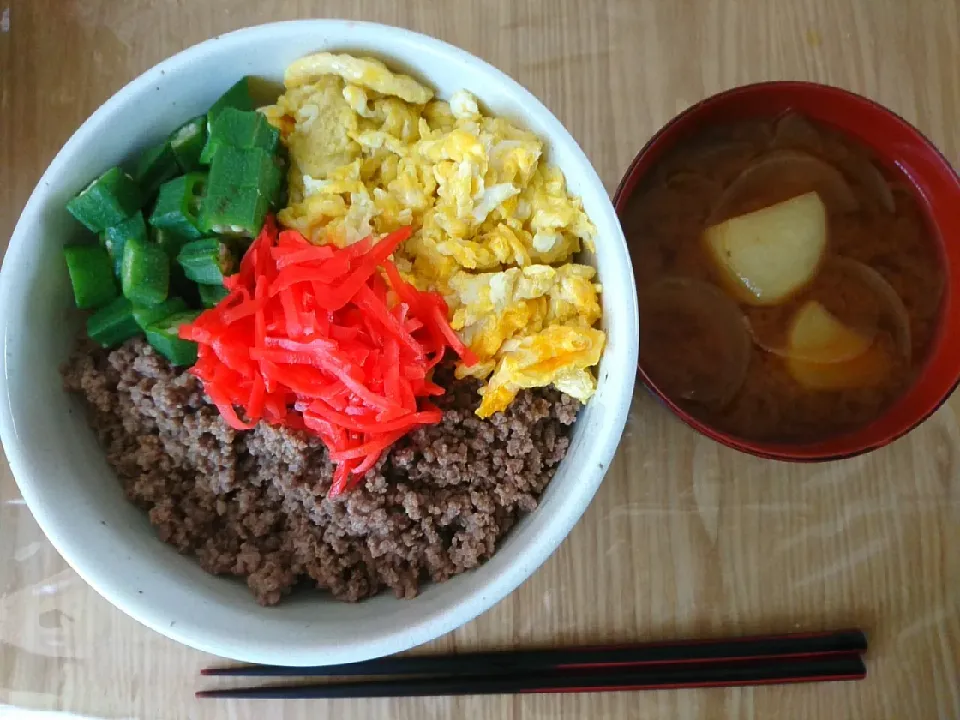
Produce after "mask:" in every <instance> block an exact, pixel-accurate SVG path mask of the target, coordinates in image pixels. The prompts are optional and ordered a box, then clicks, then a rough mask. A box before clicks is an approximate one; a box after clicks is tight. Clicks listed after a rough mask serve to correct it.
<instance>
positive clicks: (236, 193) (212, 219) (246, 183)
mask: <svg viewBox="0 0 960 720" xmlns="http://www.w3.org/2000/svg"><path fill="white" fill-rule="evenodd" d="M282 179H283V178H282V173H281V172H280V171H279V168H278V166H277V164H276V161H275V159H274V156H273V155H272V154H270V153H268V152H266V151H265V150H262V149H260V148H250V149H247V150H241V149H238V148H233V147H224V148H221V149H220V150H219V151H218V152H217V154H216V156H215V157H214V159H213V165H212V166H211V168H210V176H209V182H208V183H207V193H206V196H205V197H204V200H203V204H202V206H201V210H200V228H201V230H203V231H204V232H209V233H217V234H220V235H241V236H245V237H256V236H257V235H258V234H259V232H260V228H261V226H262V225H263V219H264V217H265V216H266V214H267V210H268V209H269V207H270V203H271V200H274V199H275V198H277V196H278V194H279V189H280V186H281V185H282V184H283V183H282Z"/></svg>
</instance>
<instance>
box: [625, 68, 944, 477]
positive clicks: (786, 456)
mask: <svg viewBox="0 0 960 720" xmlns="http://www.w3.org/2000/svg"><path fill="white" fill-rule="evenodd" d="M777 90H785V91H791V90H792V91H812V92H817V93H822V94H823V95H824V96H825V97H830V96H832V97H834V98H842V99H845V100H850V101H853V102H855V103H857V104H859V105H860V106H861V107H862V108H865V109H866V110H867V111H869V112H870V113H873V114H878V115H885V116H887V118H888V119H890V120H892V121H894V122H895V123H897V124H899V125H900V126H901V127H902V128H903V129H904V130H906V131H907V132H909V133H911V134H913V135H914V136H915V137H916V138H917V139H918V140H919V142H920V144H921V145H922V146H923V147H924V149H925V150H926V151H927V152H928V153H930V154H931V155H932V156H933V157H935V158H936V160H937V161H938V165H939V166H940V167H941V168H943V169H946V170H948V171H949V174H950V175H951V176H952V180H953V183H954V184H955V185H956V186H957V188H958V189H960V172H958V171H957V169H956V168H954V167H953V165H952V164H951V163H950V161H949V160H947V158H946V156H945V155H944V154H943V153H942V152H941V150H940V149H939V148H938V147H937V146H936V145H935V144H934V143H933V141H931V140H930V138H928V137H927V136H926V135H925V134H924V133H923V132H921V131H920V130H919V129H918V128H917V127H916V126H915V125H913V124H912V123H910V122H909V121H908V120H906V119H905V118H903V117H902V116H901V115H899V114H898V113H896V112H895V111H893V110H891V109H890V108H888V107H886V106H884V105H882V104H880V103H879V102H877V101H875V100H872V99H870V98H868V97H865V96H864V95H861V94H859V93H856V92H853V91H851V90H847V89H846V88H842V87H838V86H836V85H829V84H826V83H819V82H813V81H808V80H764V81H760V82H755V83H747V84H744V85H737V86H734V87H731V88H727V89H725V90H722V91H720V92H717V93H714V94H712V95H708V96H706V97H704V98H702V99H701V100H698V101H697V102H696V103H694V104H692V105H691V106H689V107H688V108H686V109H685V110H683V111H682V112H680V113H678V114H677V115H675V116H674V117H672V118H671V119H670V120H669V121H667V122H666V123H665V124H664V125H663V126H662V127H661V128H660V129H659V130H657V132H656V133H654V135H653V136H651V137H650V139H649V140H647V142H646V143H644V145H643V147H641V149H640V150H639V152H637V154H636V155H635V156H634V157H633V159H632V160H631V161H630V164H629V165H628V166H627V169H626V170H625V172H624V174H623V176H622V178H621V179H620V182H619V183H618V184H617V189H616V191H615V192H614V195H613V205H614V208H615V209H616V211H617V216H618V217H619V216H620V213H621V211H622V210H623V208H624V207H625V205H626V203H627V202H628V201H629V200H630V198H631V197H632V195H633V191H634V190H635V189H636V187H637V185H638V184H639V182H640V181H641V179H642V176H641V174H640V173H639V172H638V170H639V169H640V166H641V164H642V163H643V162H644V161H645V159H646V157H647V155H648V154H649V153H650V152H651V151H654V150H660V151H661V152H669V150H670V148H672V147H674V146H675V145H676V143H677V142H678V141H679V140H680V139H681V138H679V137H678V138H675V139H673V141H672V142H670V143H668V144H667V145H666V146H665V147H663V148H662V149H661V148H659V145H660V143H661V142H662V140H663V137H664V136H665V135H666V134H667V133H669V132H670V131H671V130H673V129H674V128H675V127H677V126H678V125H680V124H681V123H683V122H685V121H688V120H689V119H690V118H691V117H693V116H696V115H698V114H700V113H702V112H705V111H707V110H709V109H710V108H711V107H713V106H715V105H718V104H720V103H723V102H726V101H729V100H730V99H732V98H736V97H743V96H746V95H755V94H763V93H766V92H772V91H777ZM876 152H877V153H878V155H880V156H881V157H882V155H883V153H880V152H879V151H876ZM911 184H912V183H911ZM628 188H629V190H630V191H629V192H628ZM914 190H915V193H916V195H917V196H919V200H920V206H921V209H922V211H923V213H924V215H925V216H926V217H927V218H928V220H930V221H931V222H932V224H933V225H935V226H936V225H938V223H937V222H936V221H935V219H934V218H933V217H932V213H931V212H930V209H929V207H928V206H927V205H926V203H925V202H924V198H923V197H922V193H921V192H920V190H919V189H918V188H916V187H914ZM938 235H939V233H938ZM945 242H947V241H946V240H944V239H940V240H938V246H939V245H943V244H944V243H945ZM943 303H944V305H945V304H946V298H944V300H943ZM945 325H946V319H945V318H944V317H941V318H939V323H938V329H937V333H936V335H935V337H934V340H933V342H934V343H935V346H934V347H933V348H932V349H931V353H930V356H929V357H928V358H926V359H925V361H924V362H925V363H926V362H927V361H929V360H930V357H932V356H933V353H934V352H935V351H936V350H937V346H936V343H937V340H938V338H939V336H940V335H941V334H942V333H943V331H944V328H945ZM637 374H638V376H639V378H640V381H641V383H642V384H643V385H644V387H645V388H646V389H647V390H648V391H649V392H650V393H652V394H653V395H654V396H655V397H656V398H657V399H658V400H659V401H660V402H661V403H662V404H664V405H665V406H666V407H667V408H669V409H670V411H671V412H672V413H673V414H674V415H675V416H676V417H677V418H679V419H680V420H681V421H682V422H683V423H685V424H686V425H687V426H689V427H690V428H692V429H693V430H695V431H697V432H698V433H700V434H701V435H704V436H705V437H707V438H710V439H711V440H714V441H716V442H718V443H720V444H722V445H724V446H726V447H729V448H731V449H733V450H737V451H739V452H742V453H745V454H747V455H753V456H755V457H758V458H761V459H766V460H779V461H784V462H793V463H818V462H830V461H834V460H846V459H850V458H854V457H857V456H858V455H863V454H865V453H869V452H872V451H874V450H878V449H880V448H882V447H885V446H886V445H889V444H890V443H893V442H895V441H896V440H899V439H900V438H902V437H904V436H905V435H907V434H909V433H910V432H912V431H913V430H915V429H916V428H917V427H919V426H920V425H922V424H923V423H924V422H925V421H926V420H927V419H929V418H930V417H931V416H932V415H933V414H934V413H936V412H937V410H939V409H940V408H941V407H942V406H943V405H944V403H946V402H947V400H949V399H950V396H951V395H952V394H953V393H954V391H955V390H956V389H957V388H958V387H960V367H958V369H957V370H956V372H955V377H953V378H952V380H951V381H950V382H949V383H948V385H947V387H946V388H945V390H944V391H943V393H942V394H940V396H939V397H938V398H937V399H936V400H934V401H933V402H931V403H929V404H928V407H927V408H926V409H925V410H924V411H923V412H922V413H920V414H919V415H917V416H916V417H914V418H913V419H911V420H909V421H908V422H904V423H902V424H900V425H899V427H897V428H896V429H895V430H894V431H891V432H887V433H883V434H882V435H880V436H878V437H877V438H876V439H874V440H864V441H862V442H860V443H857V444H852V443H851V447H850V448H849V449H848V450H843V451H828V450H819V449H817V446H818V445H819V444H820V443H821V442H823V441H814V442H810V443H797V444H790V443H783V442H768V441H760V440H749V439H745V438H741V437H739V436H737V435H734V434H733V433H728V432H725V431H723V430H719V429H717V428H715V427H713V426H712V425H710V424H709V423H706V422H703V421H701V420H698V419H697V418H696V417H694V416H693V415H691V414H690V413H688V412H687V411H685V410H684V409H683V408H681V407H680V406H679V405H678V404H677V403H675V402H674V401H673V400H671V399H670V398H669V397H667V395H666V394H665V393H664V392H663V391H661V390H660V388H659V387H657V385H656V383H655V382H654V381H653V380H652V379H651V378H650V376H649V375H648V374H647V372H646V371H645V370H644V369H643V368H642V367H640V364H639V361H638V364H637ZM922 374H923V373H922V371H921V372H920V373H919V374H918V376H917V378H916V379H915V381H914V385H915V384H916V383H918V382H919V381H920V378H921V376H922ZM914 385H911V387H913V386H914ZM907 392H910V388H908V389H907V390H906V391H904V394H905V393H907ZM901 397H903V395H901ZM895 404H896V401H895V403H894V405H895ZM894 405H891V406H889V407H888V408H886V409H885V410H884V411H883V412H882V413H881V414H880V415H879V416H877V417H876V418H874V419H873V420H871V421H870V422H869V423H867V425H866V426H864V427H863V428H857V429H854V430H851V431H847V432H843V433H839V434H837V435H835V436H830V437H828V438H827V441H829V442H834V441H840V440H842V439H844V438H846V437H848V436H853V434H854V433H856V432H860V431H862V430H863V429H864V428H867V427H870V426H871V425H872V424H873V423H875V422H876V421H878V420H879V419H880V418H883V417H886V416H887V415H888V414H889V413H890V411H891V410H893V409H894Z"/></svg>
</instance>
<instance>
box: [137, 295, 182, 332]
mask: <svg viewBox="0 0 960 720" xmlns="http://www.w3.org/2000/svg"><path fill="white" fill-rule="evenodd" d="M186 309H187V304H186V303H185V302H184V301H183V298H178V297H172V298H167V299H166V300H164V301H163V302H162V303H160V304H159V305H134V306H133V319H134V320H136V321H137V325H139V326H140V328H141V329H142V330H146V329H147V328H148V327H150V326H151V325H153V324H154V323H157V322H160V321H161V320H163V319H165V318H168V317H170V316H171V315H175V314H176V313H179V312H184V311H185V310H186Z"/></svg>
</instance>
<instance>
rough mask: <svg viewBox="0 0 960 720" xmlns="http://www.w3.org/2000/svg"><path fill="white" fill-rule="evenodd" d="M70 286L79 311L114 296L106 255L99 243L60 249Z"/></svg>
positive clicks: (111, 271)
mask: <svg viewBox="0 0 960 720" xmlns="http://www.w3.org/2000/svg"><path fill="white" fill-rule="evenodd" d="M63 257H64V259H66V261H67V272H69V273H70V284H71V285H73V300H74V302H75V303H76V304H77V307H78V308H80V309H81V310H89V309H91V308H98V307H103V306H104V305H106V304H107V303H109V302H110V301H111V300H113V299H114V298H115V297H116V296H117V283H116V281H115V280H114V279H113V262H112V261H111V260H110V254H109V253H108V252H107V251H106V250H104V249H103V248H102V247H100V246H99V245H68V246H67V247H65V248H64V249H63Z"/></svg>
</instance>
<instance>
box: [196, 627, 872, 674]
mask: <svg viewBox="0 0 960 720" xmlns="http://www.w3.org/2000/svg"><path fill="white" fill-rule="evenodd" d="M866 649H867V638H866V635H864V633H863V632H862V631H861V630H856V629H849V630H839V631H830V632H816V633H793V634H789V635H766V636H750V637H742V638H732V639H731V638H723V639H711V640H685V641H673V642H658V643H643V644H634V645H611V646H586V647H570V648H550V649H543V650H506V651H494V652H472V653H462V654H456V655H442V656H438V655H433V656H431V655H425V656H424V655H421V656H402V657H395V656H394V657H385V658H378V659H376V660H367V661H365V662H358V663H349V664H344V665H326V666H318V667H284V666H279V665H243V666H237V667H225V668H205V669H203V670H201V671H200V672H201V674H202V675H218V676H242V677H335V676H339V677H349V676H370V677H375V676H383V675H445V676H462V675H489V674H496V673H515V672H534V671H538V670H553V669H558V668H567V669H575V668H590V667H618V666H634V665H650V664H658V665H659V664H667V663H690V662H724V661H728V660H737V659H747V658H787V657H813V656H828V655H832V654H844V653H862V652H864V651H866Z"/></svg>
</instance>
